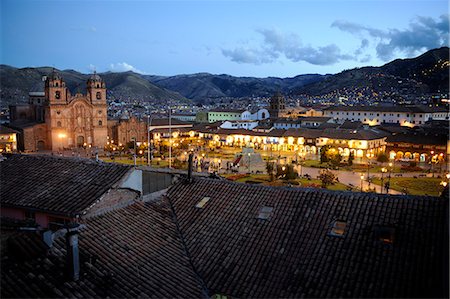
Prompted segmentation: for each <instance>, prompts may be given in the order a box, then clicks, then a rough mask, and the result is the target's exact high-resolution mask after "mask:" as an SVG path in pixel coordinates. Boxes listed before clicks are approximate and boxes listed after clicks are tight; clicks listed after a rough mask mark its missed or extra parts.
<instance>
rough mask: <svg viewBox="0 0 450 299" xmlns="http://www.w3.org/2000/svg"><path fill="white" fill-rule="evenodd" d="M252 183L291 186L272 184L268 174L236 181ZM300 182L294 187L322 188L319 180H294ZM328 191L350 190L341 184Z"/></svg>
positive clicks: (226, 176) (246, 176)
mask: <svg viewBox="0 0 450 299" xmlns="http://www.w3.org/2000/svg"><path fill="white" fill-rule="evenodd" d="M222 176H223V177H225V178H232V177H233V176H236V174H225V175H222ZM249 181H250V182H252V183H255V184H261V185H266V186H287V185H288V184H289V181H286V180H282V179H279V180H274V181H272V182H270V177H269V175H267V174H246V175H245V176H242V177H240V178H238V179H236V180H235V182H239V183H246V182H249ZM293 181H296V182H298V183H299V184H298V185H295V184H292V187H313V188H320V186H321V184H322V183H321V181H320V180H317V179H311V180H308V179H303V178H302V179H296V180H293ZM327 189H328V190H336V191H345V190H348V187H347V186H346V185H344V184H341V183H335V184H334V185H330V186H328V187H327Z"/></svg>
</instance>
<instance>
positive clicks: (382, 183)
mask: <svg viewBox="0 0 450 299" xmlns="http://www.w3.org/2000/svg"><path fill="white" fill-rule="evenodd" d="M386 172H387V169H386V168H384V167H383V168H381V192H380V193H381V194H383V188H384V173H386Z"/></svg>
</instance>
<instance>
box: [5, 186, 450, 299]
mask: <svg viewBox="0 0 450 299" xmlns="http://www.w3.org/2000/svg"><path fill="white" fill-rule="evenodd" d="M206 198H207V199H206ZM200 201H202V203H203V204H202V205H201V206H200V205H198V204H199V202H200ZM262 208H265V209H264V210H263V209H262ZM447 214H448V199H446V198H443V197H442V198H434V197H415V196H389V195H379V194H371V193H351V192H334V191H326V190H320V189H310V188H287V187H264V186H255V185H248V184H242V183H234V182H228V181H223V180H212V179H204V178H195V179H194V181H193V182H192V183H187V182H183V181H180V182H178V183H176V184H175V185H174V186H173V187H172V188H170V189H169V191H168V193H167V196H164V197H163V198H162V199H161V200H160V201H158V202H153V203H136V204H133V205H131V206H128V207H126V208H123V209H119V210H115V211H112V212H109V213H107V214H105V215H102V216H97V217H94V218H90V219H87V220H85V225H86V228H85V229H83V230H82V231H81V234H80V259H81V278H80V280H79V281H78V282H67V281H66V280H64V279H63V277H62V274H61V273H62V272H63V268H61V260H62V258H63V257H64V255H65V254H64V249H63V246H64V245H63V244H62V243H61V242H57V244H56V246H55V247H56V250H55V251H54V254H53V255H50V256H47V257H42V258H41V259H40V260H39V259H38V260H33V261H23V260H22V261H17V260H14V259H13V258H9V257H8V258H7V259H6V263H5V262H3V261H4V255H3V252H2V268H1V271H2V275H1V279H2V290H1V292H2V293H1V295H2V297H17V296H19V297H38V296H40V297H52V296H56V297H138V296H144V297H187V298H193V297H195V298H198V297H200V296H202V294H203V293H202V290H205V291H206V292H207V293H208V294H207V295H208V296H209V297H210V296H212V295H214V294H221V295H226V296H230V297H251V298H281V297H283V298H284V297H293V298H300V297H305V298H308V297H309V298H310V297H315V298H324V297H327V298H329V297H353V298H354V297H445V296H448V218H446V215H447ZM262 218H266V220H264V219H262ZM337 220H339V221H340V224H339V227H338V228H339V229H343V234H342V236H339V234H340V233H339V232H334V234H335V235H334V236H333V235H332V234H331V230H332V229H333V227H335V228H336V225H335V222H336V221H337ZM342 222H344V223H345V225H342ZM336 235H337V236H336ZM3 244H4V243H3ZM23 246H25V244H23ZM446 258H447V259H446ZM446 273H447V276H446Z"/></svg>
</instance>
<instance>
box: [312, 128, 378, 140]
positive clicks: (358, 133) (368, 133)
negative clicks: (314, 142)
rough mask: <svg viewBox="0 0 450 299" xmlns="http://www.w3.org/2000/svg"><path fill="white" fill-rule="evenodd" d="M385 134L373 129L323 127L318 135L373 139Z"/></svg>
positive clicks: (335, 137) (333, 137)
mask: <svg viewBox="0 0 450 299" xmlns="http://www.w3.org/2000/svg"><path fill="white" fill-rule="evenodd" d="M386 136H387V134H386V133H384V132H381V131H378V130H375V129H361V130H347V129H324V130H323V133H322V134H321V135H320V137H325V138H332V139H347V140H374V139H381V138H384V137H386Z"/></svg>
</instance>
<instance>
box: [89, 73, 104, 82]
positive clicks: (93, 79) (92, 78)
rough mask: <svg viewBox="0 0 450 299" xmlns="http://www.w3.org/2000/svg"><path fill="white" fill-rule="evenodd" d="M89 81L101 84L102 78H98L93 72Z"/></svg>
mask: <svg viewBox="0 0 450 299" xmlns="http://www.w3.org/2000/svg"><path fill="white" fill-rule="evenodd" d="M89 81H94V82H103V79H102V77H100V76H99V75H98V74H97V73H96V72H94V73H93V74H92V75H91V76H90V77H89V79H88V82H89Z"/></svg>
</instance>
